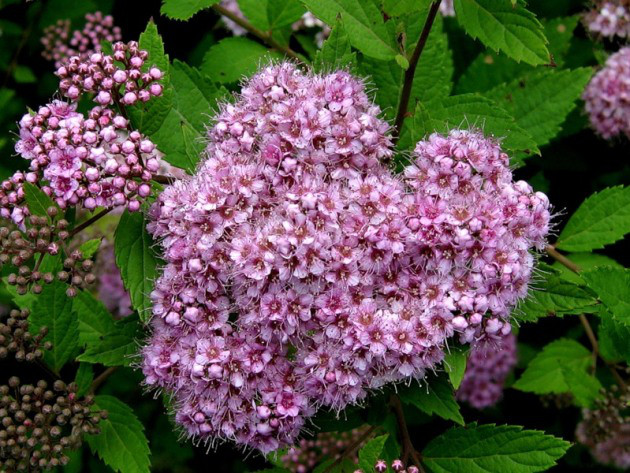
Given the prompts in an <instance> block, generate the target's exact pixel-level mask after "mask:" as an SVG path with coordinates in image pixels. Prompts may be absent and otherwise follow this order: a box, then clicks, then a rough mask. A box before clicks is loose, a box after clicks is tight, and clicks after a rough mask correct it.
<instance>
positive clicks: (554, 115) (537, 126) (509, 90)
mask: <svg viewBox="0 0 630 473" xmlns="http://www.w3.org/2000/svg"><path fill="white" fill-rule="evenodd" d="M591 74H592V69H591V68H581V69H575V70H560V71H555V70H545V71H541V72H537V73H534V74H531V75H529V76H527V77H521V78H518V79H515V80H513V81H512V82H510V83H508V84H504V85H501V86H498V87H496V88H494V89H492V90H490V91H488V92H487V93H486V94H484V95H485V96H486V97H488V98H490V99H493V100H495V101H496V102H497V103H499V104H500V105H501V106H502V107H503V108H505V110H507V111H508V112H509V113H510V114H511V115H512V116H513V117H514V118H515V120H516V123H517V124H518V125H519V126H520V127H521V128H523V129H524V130H525V131H527V133H529V135H530V136H531V137H532V138H533V139H534V141H535V142H536V145H537V146H539V147H541V146H543V145H546V144H547V143H549V142H550V141H551V139H552V138H554V137H555V136H556V135H557V134H558V133H559V132H560V129H561V125H562V123H563V122H564V120H565V119H566V117H567V115H569V113H570V112H571V111H572V110H573V109H574V108H575V106H576V102H577V100H578V99H579V98H580V95H581V94H582V92H583V91H584V87H585V86H586V84H587V83H588V81H589V79H590V77H591Z"/></svg>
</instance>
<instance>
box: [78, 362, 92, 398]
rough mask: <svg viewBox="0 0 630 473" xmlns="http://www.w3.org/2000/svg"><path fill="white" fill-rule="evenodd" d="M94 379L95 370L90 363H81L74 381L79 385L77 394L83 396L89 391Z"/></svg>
mask: <svg viewBox="0 0 630 473" xmlns="http://www.w3.org/2000/svg"><path fill="white" fill-rule="evenodd" d="M93 380H94V370H93V369H92V365H90V364H89V363H80V364H79V369H78V370H77V374H76V375H75V377H74V382H75V383H76V385H77V396H79V397H82V396H85V394H86V393H87V392H88V391H89V389H90V386H91V385H92V381H93Z"/></svg>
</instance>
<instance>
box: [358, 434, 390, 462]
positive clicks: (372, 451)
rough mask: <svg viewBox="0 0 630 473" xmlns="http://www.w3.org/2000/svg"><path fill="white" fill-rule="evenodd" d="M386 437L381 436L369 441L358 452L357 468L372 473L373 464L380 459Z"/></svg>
mask: <svg viewBox="0 0 630 473" xmlns="http://www.w3.org/2000/svg"><path fill="white" fill-rule="evenodd" d="M387 437H388V435H381V436H379V437H374V438H373V439H371V440H369V441H368V442H367V443H366V444H365V445H364V446H363V447H362V448H361V450H359V468H360V469H362V470H363V471H373V470H374V464H375V463H376V461H377V460H379V459H380V458H381V454H382V453H383V447H384V446H385V441H386V440H387Z"/></svg>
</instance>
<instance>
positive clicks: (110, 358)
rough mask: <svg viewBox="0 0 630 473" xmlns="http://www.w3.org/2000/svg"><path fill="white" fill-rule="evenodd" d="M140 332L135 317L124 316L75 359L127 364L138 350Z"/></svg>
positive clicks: (110, 364) (89, 361) (104, 363)
mask: <svg viewBox="0 0 630 473" xmlns="http://www.w3.org/2000/svg"><path fill="white" fill-rule="evenodd" d="M140 334H141V326H140V323H139V322H138V320H137V319H136V317H135V316H129V317H125V318H124V319H122V320H120V321H118V322H116V324H115V327H114V329H113V330H111V331H110V332H108V333H106V334H105V335H103V336H102V337H100V339H99V341H98V343H92V344H88V346H87V349H86V350H85V352H84V353H82V354H81V355H79V357H78V358H77V360H78V361H84V362H86V363H100V364H102V365H105V366H129V365H130V364H131V362H132V361H133V360H132V358H131V357H132V355H133V354H135V353H136V352H137V350H138V343H137V339H138V338H139V336H140Z"/></svg>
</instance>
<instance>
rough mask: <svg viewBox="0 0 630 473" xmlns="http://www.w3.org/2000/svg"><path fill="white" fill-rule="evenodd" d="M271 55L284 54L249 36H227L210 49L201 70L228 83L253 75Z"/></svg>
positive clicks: (277, 56)
mask: <svg viewBox="0 0 630 473" xmlns="http://www.w3.org/2000/svg"><path fill="white" fill-rule="evenodd" d="M271 57H276V58H281V57H282V56H281V55H280V54H278V53H273V52H269V50H268V49H267V48H265V47H264V46H262V45H261V44H258V43H256V42H254V41H252V40H249V39H247V38H240V37H234V38H225V39H223V40H221V41H219V42H218V43H217V44H215V45H214V46H212V47H211V48H210V49H209V50H208V52H207V53H206V55H205V56H204V58H203V62H202V64H201V72H203V73H204V74H207V75H208V77H210V79H212V80H213V81H216V82H220V83H222V84H227V83H230V82H236V81H238V80H240V79H242V78H243V77H245V76H248V75H251V74H252V73H253V72H255V71H256V70H257V69H258V67H259V65H260V64H261V63H264V62H265V60H267V61H268V60H269V58H271Z"/></svg>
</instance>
